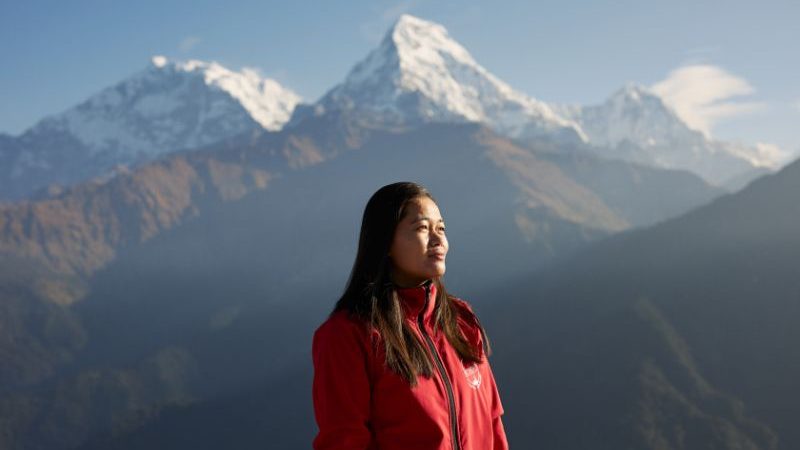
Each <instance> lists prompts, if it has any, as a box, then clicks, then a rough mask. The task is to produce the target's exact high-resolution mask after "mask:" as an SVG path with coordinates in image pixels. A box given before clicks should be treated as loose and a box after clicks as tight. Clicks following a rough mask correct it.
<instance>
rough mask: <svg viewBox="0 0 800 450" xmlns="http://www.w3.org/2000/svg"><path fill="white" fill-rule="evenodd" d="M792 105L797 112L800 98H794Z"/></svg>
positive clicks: (799, 109) (799, 107)
mask: <svg viewBox="0 0 800 450" xmlns="http://www.w3.org/2000/svg"><path fill="white" fill-rule="evenodd" d="M792 106H793V107H794V109H795V110H796V111H797V112H800V99H798V100H796V101H795V102H794V103H792Z"/></svg>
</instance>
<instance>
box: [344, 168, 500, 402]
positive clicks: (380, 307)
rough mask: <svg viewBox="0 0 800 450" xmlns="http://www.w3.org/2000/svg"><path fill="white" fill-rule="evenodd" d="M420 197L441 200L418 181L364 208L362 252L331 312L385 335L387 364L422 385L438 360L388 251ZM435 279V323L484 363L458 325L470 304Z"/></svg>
mask: <svg viewBox="0 0 800 450" xmlns="http://www.w3.org/2000/svg"><path fill="white" fill-rule="evenodd" d="M420 197H428V198H430V199H431V200H433V201H434V203H435V202H436V200H435V199H434V198H433V196H432V195H431V193H430V192H428V190H427V189H425V187H423V186H421V185H419V184H416V183H412V182H399V183H393V184H389V185H386V186H384V187H382V188H380V189H378V190H377V191H376V192H375V193H374V194H373V195H372V197H371V198H370V199H369V201H368V202H367V206H366V207H365V209H364V216H363V218H362V221H361V232H360V234H359V239H358V251H357V253H356V259H355V263H354V264H353V269H352V271H351V272H350V278H349V279H348V281H347V286H346V288H345V290H344V293H343V294H342V296H341V298H340V299H339V300H338V301H337V302H336V307H335V308H334V309H333V312H331V314H333V313H335V312H337V311H340V310H345V311H347V312H348V313H349V314H350V315H351V317H356V318H358V319H361V320H363V321H364V322H365V323H366V324H368V325H369V326H371V327H372V328H373V329H375V330H377V331H378V332H379V334H380V336H381V337H382V338H383V342H384V347H385V350H386V364H387V366H388V367H389V368H390V369H391V370H393V371H394V372H395V373H397V374H399V375H400V376H402V377H403V378H405V379H406V380H407V381H408V382H409V384H410V385H411V386H415V385H416V384H417V375H418V374H420V373H421V374H424V375H425V376H427V377H430V376H431V375H432V373H433V364H432V362H431V360H430V358H429V357H428V353H427V352H426V351H425V349H424V347H423V344H422V343H421V342H420V341H419V339H418V338H417V336H416V334H415V333H414V332H413V331H412V330H411V329H410V328H409V326H408V324H407V323H406V321H405V320H404V318H405V311H404V310H403V308H402V306H401V300H400V298H399V296H398V295H397V292H396V291H395V287H396V286H395V285H394V283H392V280H391V278H390V271H391V260H390V259H389V256H388V253H389V249H390V248H391V245H392V241H393V239H394V234H395V230H396V229H397V224H398V223H399V222H400V221H401V220H402V219H403V217H404V216H405V214H406V211H407V206H408V204H409V202H411V201H414V200H415V199H418V198H420ZM433 283H435V284H436V292H437V294H436V309H435V310H434V313H433V314H434V326H435V327H437V328H439V329H441V330H442V331H443V332H444V334H445V336H446V338H447V340H448V341H449V342H450V344H451V345H452V346H453V348H454V349H455V350H456V352H457V353H458V354H459V356H460V357H461V359H462V360H464V361H472V362H476V363H478V362H480V361H481V358H480V354H479V353H478V349H477V348H474V347H473V346H472V345H471V344H470V343H469V341H468V340H467V339H466V338H465V337H464V336H463V335H462V334H461V332H460V331H459V328H458V325H457V321H456V317H457V314H466V313H465V312H463V311H464V309H463V308H459V307H458V306H457V305H456V304H455V302H454V300H453V297H452V296H451V295H449V294H448V293H447V291H446V290H445V287H444V284H443V282H442V280H441V278H440V277H437V278H435V279H433ZM460 311H461V312H460ZM470 314H471V313H470ZM472 318H473V320H474V322H475V323H477V324H478V327H479V329H480V332H481V336H482V338H483V344H484V349H485V354H486V355H487V356H488V355H490V354H491V346H490V345H489V340H488V338H487V336H486V332H485V331H484V329H483V327H482V326H480V322H477V318H475V317H474V315H473V316H472Z"/></svg>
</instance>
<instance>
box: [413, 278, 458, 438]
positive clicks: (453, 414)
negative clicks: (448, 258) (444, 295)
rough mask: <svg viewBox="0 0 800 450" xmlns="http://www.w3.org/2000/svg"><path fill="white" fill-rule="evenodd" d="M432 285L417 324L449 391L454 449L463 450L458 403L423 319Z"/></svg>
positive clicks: (427, 286) (426, 291)
mask: <svg viewBox="0 0 800 450" xmlns="http://www.w3.org/2000/svg"><path fill="white" fill-rule="evenodd" d="M430 286H431V285H430V284H426V285H425V306H424V307H423V308H422V311H420V313H419V315H418V316H417V323H418V324H419V331H420V332H421V333H422V336H423V337H424V338H425V342H427V343H428V347H429V348H430V349H431V353H433V359H434V360H435V361H436V367H437V368H438V369H439V375H441V377H442V380H443V381H444V387H445V390H446V391H447V400H448V401H449V402H450V431H452V433H453V447H454V448H455V450H460V449H461V443H460V442H459V440H458V420H457V418H456V402H455V399H454V397H453V386H452V385H451V384H450V378H448V377H447V373H446V372H445V370H444V364H442V360H441V359H439V353H438V352H437V351H436V347H435V346H434V345H433V341H432V340H431V338H430V336H428V333H427V332H426V331H425V325H424V324H423V321H422V317H423V315H424V314H425V311H427V309H428V302H429V301H430V298H429V297H430V295H431V287H430Z"/></svg>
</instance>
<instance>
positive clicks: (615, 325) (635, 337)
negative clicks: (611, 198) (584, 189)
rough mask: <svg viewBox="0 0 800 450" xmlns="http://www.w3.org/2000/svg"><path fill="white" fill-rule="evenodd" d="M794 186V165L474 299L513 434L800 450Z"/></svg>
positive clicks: (526, 441)
mask: <svg viewBox="0 0 800 450" xmlns="http://www.w3.org/2000/svg"><path fill="white" fill-rule="evenodd" d="M797 192H800V163H794V164H792V165H790V166H787V167H786V168H784V169H783V170H782V171H781V172H779V173H778V174H776V175H771V176H766V177H763V178H761V179H758V180H756V181H754V182H753V183H751V184H750V185H749V186H748V187H747V188H745V189H744V190H743V191H741V192H739V193H737V194H733V195H726V196H725V197H722V198H720V199H717V200H716V201H714V202H712V203H711V204H710V205H708V206H706V207H703V208H700V209H698V210H695V211H693V212H691V213H689V214H686V215H684V216H682V217H680V218H676V219H673V220H668V221H666V222H664V223H662V224H659V225H656V226H654V227H651V228H647V229H642V230H634V231H630V232H625V233H622V234H618V235H615V236H612V237H610V238H608V239H605V240H603V241H601V242H598V243H596V244H594V245H590V246H589V247H588V248H586V249H584V250H582V251H580V252H578V253H577V254H575V255H572V256H571V257H569V258H566V259H565V260H564V261H561V262H560V263H559V264H556V265H554V266H549V267H548V268H545V269H544V270H542V271H540V273H538V274H536V275H535V276H531V277H527V279H526V278H525V277H521V278H519V279H518V280H516V281H513V282H505V283H503V284H502V285H500V286H497V287H496V288H494V289H492V290H490V291H486V292H485V293H484V294H482V295H480V297H481V298H485V299H486V300H488V299H493V301H495V303H496V305H495V306H493V307H491V308H482V309H481V311H479V313H482V314H483V315H484V316H485V318H484V319H483V320H484V323H485V324H486V326H487V328H488V331H489V333H490V336H491V337H492V338H494V339H493V343H494V344H495V346H496V348H497V349H498V352H497V361H498V363H497V367H498V369H497V371H498V382H499V384H500V386H501V388H502V389H503V393H504V394H505V395H504V400H505V404H506V405H507V407H508V408H507V411H508V413H509V422H508V429H509V432H510V433H512V434H513V436H514V437H515V443H516V444H518V445H522V446H523V447H526V448H534V447H537V446H540V447H545V448H549V447H553V448H564V449H572V448H575V449H578V448H586V446H587V445H588V444H589V443H590V442H592V443H593V444H594V445H593V447H595V448H659V449H660V448H706V447H720V448H778V449H792V448H797V447H798V446H799V445H800V433H798V430H797V427H796V419H797V417H798V415H799V414H800V408H799V407H798V406H797V404H796V396H795V395H794V393H795V392H797V391H798V388H800V385H798V381H797V380H800V351H798V343H800V331H799V330H798V327H797V318H798V317H800V302H798V298H800V269H799V268H800V234H799V233H797V224H798V223H800V206H798V203H797V201H796V193H797ZM482 304H483V305H485V304H486V303H485V302H484V303H482ZM601 443H602V444H601ZM597 445H600V447H597Z"/></svg>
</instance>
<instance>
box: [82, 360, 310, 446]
mask: <svg viewBox="0 0 800 450" xmlns="http://www.w3.org/2000/svg"><path fill="white" fill-rule="evenodd" d="M309 360H310V356H309ZM308 364H309V365H310V361H309V363H308ZM311 380H312V373H311V371H310V370H309V368H308V367H307V365H296V366H295V368H294V369H293V370H291V371H287V373H285V374H283V375H282V376H280V377H276V378H275V379H272V380H268V381H267V382H266V383H263V382H262V385H260V386H258V387H256V388H253V389H248V390H245V391H244V392H241V393H237V394H234V395H230V396H227V397H224V398H219V399H215V400H210V401H205V402H198V403H193V404H190V405H185V406H178V405H175V406H168V407H165V408H164V409H162V410H161V411H159V412H158V414H157V416H156V417H155V418H151V419H152V420H150V421H149V422H147V423H146V424H144V425H143V426H141V427H140V428H138V429H135V430H133V431H132V432H130V433H129V434H123V433H118V434H116V435H114V434H107V435H103V436H96V437H94V438H93V439H91V440H90V441H89V442H88V443H87V444H85V445H83V446H81V447H79V448H77V449H76V450H95V449H97V450H99V449H103V450H133V449H146V448H170V449H176V450H177V449H193V450H202V449H208V450H212V449H220V448H235V449H239V450H247V449H253V450H256V449H264V448H276V449H303V448H310V447H311V441H312V440H313V438H314V435H315V433H316V426H315V425H314V416H313V410H312V408H311V404H312V400H311V387H310V386H311Z"/></svg>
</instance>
